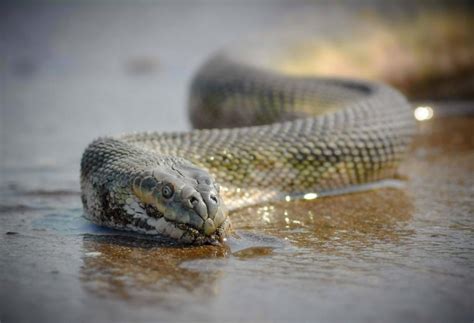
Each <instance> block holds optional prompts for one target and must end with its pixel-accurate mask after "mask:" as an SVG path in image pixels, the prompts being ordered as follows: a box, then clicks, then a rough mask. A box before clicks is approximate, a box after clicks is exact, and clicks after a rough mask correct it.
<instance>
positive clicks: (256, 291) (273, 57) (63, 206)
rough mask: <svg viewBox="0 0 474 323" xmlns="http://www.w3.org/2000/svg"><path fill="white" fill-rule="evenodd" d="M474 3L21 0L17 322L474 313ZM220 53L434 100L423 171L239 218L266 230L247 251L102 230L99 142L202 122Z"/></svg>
mask: <svg viewBox="0 0 474 323" xmlns="http://www.w3.org/2000/svg"><path fill="white" fill-rule="evenodd" d="M473 9H474V8H473V5H472V2H471V1H277V0H275V1H270V0H268V1H266V0H257V1H246V0H242V1H232V0H223V1H217V0H215V1H214V0H206V1H180V0H177V1H172V0H168V1H158V0H157V1H152V0H149V1H148V0H141V1H125V0H122V1H107V0H102V1H2V2H1V4H0V107H1V111H0V113H1V114H0V220H1V221H2V223H1V224H0V228H2V229H1V230H0V286H1V287H0V321H2V322H4V321H5V322H9V321H10V320H11V321H18V320H21V319H25V320H27V321H31V320H36V321H55V320H62V321H84V320H99V321H114V322H116V321H155V320H157V319H158V320H159V319H162V320H166V321H169V320H171V319H174V320H178V321H222V320H224V321H226V320H231V321H236V320H244V321H255V320H257V321H278V320H293V321H295V320H296V321H298V320H299V319H301V320H305V321H313V320H315V319H316V320H324V321H334V322H337V321H361V322H367V321H394V322H396V321H405V320H408V321H427V322H428V321H429V322H433V321H438V320H439V321H469V320H471V321H472V318H473V315H474V312H473V310H472V309H473V306H472V305H473V302H472V295H473V293H474V289H473V286H472V281H473V279H474V277H473V274H472V273H473V272H474V267H473V262H472V259H473V257H474V251H473V248H472V246H473V240H472V230H473V217H472V212H473V208H474V206H473V204H472V200H473V199H472V196H473V191H472V189H473V187H474V180H473V176H472V174H473V171H474V170H473V169H472V165H473V164H474V162H473V160H474V154H473V152H474V149H473V147H474V139H473V137H474V136H473V133H472V130H471V129H472V126H473V123H472V113H473V111H474V110H473V105H472V102H473V101H472V99H473V98H474V37H473V31H474V23H473V22H474V19H473V17H474V12H473ZM221 48H231V50H233V51H234V50H235V51H243V52H246V53H247V54H248V56H249V59H251V60H254V61H256V63H258V64H260V65H262V66H266V67H271V68H275V69H278V70H281V71H284V72H285V73H292V74H295V75H308V74H309V75H313V74H318V75H339V76H341V75H342V76H351V77H359V78H370V79H377V80H382V81H385V82H388V83H390V84H392V85H393V86H395V87H397V88H398V89H400V90H401V91H402V92H404V93H405V94H406V95H407V96H408V97H409V98H410V100H412V102H413V105H414V108H415V107H417V106H422V107H425V108H423V109H422V110H419V115H418V117H417V119H419V120H427V119H430V118H432V117H433V113H434V115H435V118H434V121H433V122H431V123H426V124H420V125H419V127H420V134H421V137H420V138H421V139H419V140H418V141H417V143H416V145H415V148H414V153H413V154H411V159H409V160H408V162H407V164H406V165H404V168H405V169H407V171H406V173H408V175H409V176H410V179H411V180H410V182H409V189H408V191H409V193H408V194H405V193H403V192H398V191H396V192H394V191H383V190H382V191H380V192H376V193H370V194H369V193H367V194H365V195H363V194H362V195H361V196H359V195H357V196H356V197H340V198H334V200H333V199H328V200H323V201H322V202H321V203H320V204H314V205H310V206H308V205H307V204H305V205H300V204H295V205H294V206H291V207H288V206H281V205H280V206H278V205H277V206H275V207H273V206H272V207H267V206H265V207H266V208H257V209H251V210H248V211H245V212H244V213H242V214H240V215H239V214H236V215H235V216H234V217H235V220H234V225H235V226H236V227H237V228H238V229H239V228H240V229H244V230H247V231H248V230H253V229H256V234H257V236H258V239H256V238H255V237H253V238H252V237H249V238H246V239H243V242H240V246H239V247H238V248H237V251H235V247H234V249H233V250H231V251H232V255H231V256H230V258H229V253H228V250H218V251H216V250H215V249H211V250H209V249H193V250H192V251H190V250H189V249H183V250H175V249H172V248H171V249H169V248H168V249H167V248H156V247H153V246H152V245H149V244H147V243H145V242H140V241H138V240H137V239H136V238H130V239H128V240H123V239H118V238H113V239H112V238H110V237H109V238H107V237H105V238H104V236H103V235H102V232H99V234H97V228H92V229H91V227H90V226H87V224H86V223H85V222H83V221H82V219H81V218H80V216H81V214H82V208H81V204H80V197H79V162H80V157H81V154H82V152H83V149H84V148H85V147H86V145H87V144H88V143H89V142H91V141H92V140H93V139H94V138H97V137H98V136H103V135H110V134H120V133H124V132H132V131H146V130H149V131H185V130H189V129H190V122H189V119H188V115H187V100H188V86H189V83H190V81H191V79H192V76H193V74H194V73H195V72H196V70H197V69H198V68H199V66H200V64H202V63H203V62H204V61H205V60H206V58H208V57H209V56H210V55H211V54H212V53H214V52H215V51H217V50H219V49H221ZM249 53H250V54H249ZM426 107H429V109H428V108H426ZM433 111H434V112H433ZM438 115H450V116H451V119H449V120H448V121H443V120H441V121H437V120H438V119H436V117H437V116H438ZM469 116H471V117H469ZM433 175H436V176H433ZM324 201H325V202H324ZM318 203H319V201H318ZM335 205H336V206H337V207H335ZM335 215H336V216H335ZM337 215H339V216H337ZM71 219H72V220H71ZM269 219H270V220H271V221H270V220H269ZM262 233H265V234H269V235H271V236H273V237H276V238H274V239H273V238H272V239H270V238H268V239H267V238H262V237H260V236H259V235H260V234H262ZM114 239H115V240H114ZM287 243H289V245H288V244H287ZM242 250H250V251H242ZM226 257H227V258H226Z"/></svg>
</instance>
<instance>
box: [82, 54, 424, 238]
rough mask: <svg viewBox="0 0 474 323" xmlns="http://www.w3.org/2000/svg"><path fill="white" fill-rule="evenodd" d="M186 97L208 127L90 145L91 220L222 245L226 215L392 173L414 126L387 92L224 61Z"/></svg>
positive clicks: (373, 85) (213, 63)
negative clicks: (288, 197) (238, 209)
mask: <svg viewBox="0 0 474 323" xmlns="http://www.w3.org/2000/svg"><path fill="white" fill-rule="evenodd" d="M189 101H190V102H189V107H190V115H191V120H192V123H193V125H194V126H195V127H197V128H202V129H200V130H194V131H190V132H181V133H137V134H126V135H121V136H116V137H105V138H99V139H97V140H95V141H94V142H92V143H91V144H90V145H89V146H88V147H87V148H86V150H85V152H84V154H83V158H82V162H81V190H82V201H83V204H84V209H85V214H86V217H88V218H89V219H90V220H92V221H93V222H95V223H98V224H102V225H106V226H110V227H114V228H119V229H124V230H132V231H138V232H142V233H149V234H159V235H163V236H167V237H170V238H173V239H176V240H178V241H180V242H184V243H195V244H201V243H213V242H215V241H219V240H222V239H223V238H224V237H225V236H226V235H227V234H228V233H229V231H230V220H229V217H228V210H232V209H235V208H239V207H243V206H246V205H251V204H256V203H262V202H265V201H269V200H275V199H281V198H282V197H284V196H301V195H302V194H305V193H309V192H311V193H314V194H321V193H324V192H328V191H333V190H337V189H341V188H345V187H350V186H354V185H360V184H364V183H370V182H374V181H379V180H382V179H386V178H391V177H393V176H394V175H395V171H396V169H397V166H398V164H399V163H400V161H401V160H402V158H403V156H404V155H405V153H406V151H407V148H408V146H409V144H410V141H411V138H412V136H413V134H414V129H415V122H414V119H413V117H412V110H411V108H410V106H409V104H408V102H407V100H406V99H405V97H404V96H403V95H401V94H400V93H399V92H398V91H396V90H395V89H393V88H391V87H389V86H387V85H384V84H382V83H378V82H369V81H362V80H351V79H342V78H339V79H336V78H316V77H295V76H290V75H285V74H282V73H279V72H277V71H274V70H269V69H264V68H261V67H258V66H255V65H252V64H250V63H247V62H244V61H241V60H239V59H236V58H235V57H233V56H232V55H231V54H226V53H219V54H217V55H215V56H213V57H212V58H211V59H209V60H208V61H207V62H206V63H205V64H204V65H203V66H202V67H201V68H200V70H199V71H198V73H197V74H196V76H195V78H194V80H193V82H192V84H191V94H190V100H189ZM211 128H212V129H211ZM218 128H221V129H218Z"/></svg>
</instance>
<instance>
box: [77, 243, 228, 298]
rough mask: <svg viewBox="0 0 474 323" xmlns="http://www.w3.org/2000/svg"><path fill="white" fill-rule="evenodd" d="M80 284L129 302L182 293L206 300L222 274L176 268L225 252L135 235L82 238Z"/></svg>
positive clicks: (214, 289) (216, 256)
mask: <svg viewBox="0 0 474 323" xmlns="http://www.w3.org/2000/svg"><path fill="white" fill-rule="evenodd" d="M83 242H84V245H83V249H84V259H83V260H84V266H83V267H82V268H81V280H82V281H83V282H84V283H85V287H86V289H87V290H89V291H90V292H92V293H94V294H97V295H98V296H104V297H113V298H120V299H126V300H128V301H138V302H140V303H143V302H145V303H146V302H153V303H155V302H162V301H165V300H166V303H168V302H170V304H169V305H171V303H173V305H176V306H178V305H179V304H178V303H177V302H176V300H179V299H180V297H184V295H186V294H191V295H197V296H202V297H198V299H201V300H205V299H208V298H209V296H212V295H214V294H215V293H216V290H217V283H218V280H219V277H220V275H221V272H220V271H219V270H211V271H205V272H200V271H195V270H191V269H186V268H183V267H181V266H180V265H181V264H182V263H183V262H185V261H190V260H196V259H216V258H224V257H226V256H227V254H228V248H226V247H217V246H202V247H189V248H188V247H178V246H166V245H163V243H161V244H159V243H158V244H157V242H156V241H153V240H150V239H147V238H145V237H139V236H127V235H125V236H122V235H118V236H110V235H107V236H98V235H86V236H84V241H83Z"/></svg>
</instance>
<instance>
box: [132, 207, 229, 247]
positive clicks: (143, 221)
mask: <svg viewBox="0 0 474 323" xmlns="http://www.w3.org/2000/svg"><path fill="white" fill-rule="evenodd" d="M144 211H145V212H143V213H140V214H138V215H137V214H136V215H135V216H134V217H133V218H134V219H135V221H133V223H132V225H133V226H134V227H135V228H133V230H135V231H141V232H142V233H145V234H150V235H153V234H155V235H156V234H158V235H162V236H164V237H167V238H171V239H173V240H175V241H178V242H179V243H183V244H194V245H203V244H213V245H216V244H221V243H223V242H224V240H225V238H226V237H227V235H228V233H229V231H230V221H229V219H228V218H226V219H225V220H224V221H223V222H222V223H220V224H219V225H217V226H215V224H214V223H213V227H212V229H209V227H208V226H206V225H205V223H204V224H203V225H201V227H198V226H197V225H196V224H194V223H192V222H188V223H182V222H177V221H176V220H173V219H169V218H168V217H166V215H164V214H163V213H161V212H160V211H158V210H157V209H156V208H155V207H153V206H152V205H146V206H145V207H144Z"/></svg>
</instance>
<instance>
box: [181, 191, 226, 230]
mask: <svg viewBox="0 0 474 323" xmlns="http://www.w3.org/2000/svg"><path fill="white" fill-rule="evenodd" d="M181 200H182V203H183V205H184V206H185V207H187V208H188V209H191V210H193V211H194V212H195V213H196V214H197V215H198V216H199V217H200V218H201V219H202V221H203V222H202V225H203V226H202V227H201V229H202V230H203V231H204V233H205V234H212V233H214V232H215V231H216V230H217V228H218V227H219V225H220V224H222V222H224V220H225V214H224V211H223V210H221V209H220V206H221V203H220V199H219V197H218V195H217V193H216V192H214V191H213V190H202V191H201V192H199V191H198V190H196V189H195V188H193V187H185V188H184V189H183V190H182V191H181ZM198 222H200V221H198Z"/></svg>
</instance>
